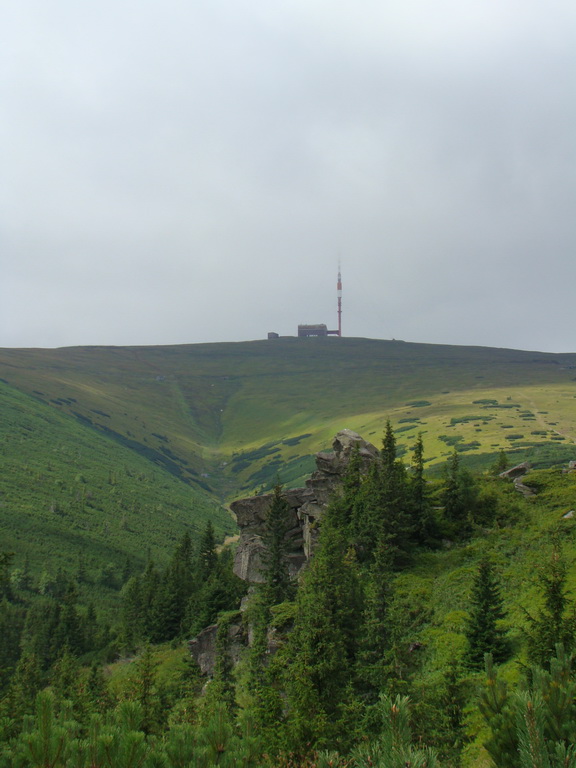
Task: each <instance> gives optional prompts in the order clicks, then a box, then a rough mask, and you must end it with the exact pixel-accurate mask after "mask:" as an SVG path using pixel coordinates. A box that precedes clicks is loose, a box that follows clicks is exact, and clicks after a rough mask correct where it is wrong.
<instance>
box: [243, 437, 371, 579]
mask: <svg viewBox="0 0 576 768" xmlns="http://www.w3.org/2000/svg"><path fill="white" fill-rule="evenodd" d="M332 448H333V452H332V453H327V452H321V453H318V454H317V455H316V471H315V472H314V473H313V474H312V476H311V477H310V479H309V480H307V481H306V487H305V488H296V489H290V490H287V491H286V492H285V493H284V494H283V496H284V498H285V499H286V501H287V502H288V506H289V513H288V514H289V530H288V533H287V535H286V538H287V544H288V547H287V549H288V567H289V570H290V572H291V574H292V575H293V576H294V575H296V574H297V573H298V572H299V571H300V570H301V568H302V567H303V565H304V564H305V563H306V561H307V560H308V559H309V558H310V557H311V555H312V553H313V551H314V547H315V544H316V540H317V536H318V523H319V521H320V520H321V518H322V514H323V512H324V510H325V509H326V506H327V505H328V502H329V500H330V497H331V496H332V494H333V493H334V492H335V491H336V489H337V488H338V486H339V485H340V484H341V482H342V477H343V475H344V473H345V472H346V469H347V467H348V464H349V463H350V457H351V455H352V452H353V451H354V450H358V452H359V455H360V458H361V460H362V463H363V465H364V467H363V469H364V470H367V469H368V467H369V465H370V464H371V463H372V462H373V461H374V460H375V459H376V458H377V457H378V450H377V448H375V446H373V445H372V444H371V443H368V442H366V440H364V439H363V438H362V437H360V435H359V434H357V433H356V432H352V430H349V429H344V430H342V431H341V432H338V434H337V435H336V437H335V438H334V441H333V443H332ZM271 502H272V494H271V493H268V494H263V495H262V496H252V497H249V498H246V499H239V500H238V501H235V502H233V503H232V504H231V509H232V512H233V513H234V514H235V516H236V520H237V522H238V527H239V529H240V540H239V543H238V548H237V550H236V558H235V561H234V573H236V575H237V576H239V577H240V578H241V579H244V580H246V581H250V582H253V583H258V582H262V581H263V576H262V553H263V552H264V549H265V546H264V541H263V539H264V534H265V531H266V516H267V514H268V509H269V508H270V504H271Z"/></svg>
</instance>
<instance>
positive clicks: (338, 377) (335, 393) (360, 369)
mask: <svg viewBox="0 0 576 768" xmlns="http://www.w3.org/2000/svg"><path fill="white" fill-rule="evenodd" d="M0 377H2V378H3V379H4V380H5V381H6V382H8V383H9V384H10V386H11V387H14V388H16V389H18V390H20V391H21V392H25V393H26V394H28V395H31V396H33V397H34V398H36V399H37V400H39V401H42V402H44V403H46V404H48V405H50V406H51V407H53V409H55V410H58V411H60V412H62V413H64V414H67V415H68V416H71V417H73V418H74V419H75V420H76V421H77V422H78V423H80V424H83V425H84V426H86V427H89V428H90V429H91V430H93V431H94V430H95V431H96V432H99V433H100V434H102V435H104V436H106V437H108V438H109V439H111V440H113V441H114V442H116V443H117V444H121V445H123V446H124V447H126V448H127V449H128V450H130V451H131V452H133V453H138V454H140V455H141V456H142V457H143V458H144V459H146V460H147V461H148V462H151V463H153V464H155V465H157V466H161V467H163V468H164V469H165V470H167V471H168V472H169V473H171V474H172V475H173V476H174V477H176V478H178V479H180V480H181V481H184V482H186V483H190V484H192V485H193V486H195V487H200V488H204V489H205V490H208V491H210V492H212V493H214V494H216V495H218V496H219V497H220V499H221V500H226V499H229V498H231V497H233V496H235V495H238V494H242V493H251V492H253V490H254V489H255V488H258V487H261V486H269V485H270V483H271V481H272V479H273V478H274V476H275V474H276V472H277V471H279V470H280V472H281V478H282V480H283V481H284V482H287V483H288V484H295V483H297V482H301V480H302V478H303V477H304V476H306V475H307V474H308V472H309V471H310V470H311V468H312V466H313V460H312V457H313V454H314V453H315V452H316V451H318V450H321V449H325V448H326V447H327V446H329V444H330V441H331V439H332V437H333V435H334V434H335V433H336V432H337V431H338V430H340V429H342V428H344V427H347V428H351V429H354V430H356V431H359V432H361V433H362V434H363V435H364V436H365V437H366V438H369V439H372V440H374V441H376V442H378V441H379V439H380V436H381V434H382V429H383V425H384V423H385V421H386V419H387V418H390V419H391V421H392V423H393V424H394V426H395V428H396V430H397V439H398V443H399V446H400V449H401V450H407V449H408V448H409V446H410V445H411V444H412V443H413V439H414V437H415V436H416V435H417V433H418V432H422V433H423V434H424V441H425V446H426V455H427V459H428V464H429V465H432V464H434V463H438V462H441V461H443V459H444V458H445V457H446V456H448V455H449V454H450V453H451V452H452V450H453V448H454V446H456V447H457V448H458V449H459V450H461V451H462V452H464V453H466V456H467V457H470V461H472V458H473V459H474V461H475V462H476V463H477V464H480V465H481V464H482V462H484V463H486V462H489V461H490V460H491V458H492V457H493V456H494V455H495V454H496V453H498V452H499V451H500V449H501V448H504V449H505V450H506V451H507V452H514V453H516V454H517V455H518V457H519V458H524V456H525V455H530V456H531V457H532V458H533V459H535V460H536V462H541V463H546V462H548V463H550V461H553V460H554V459H561V458H563V457H565V456H566V455H568V452H569V451H567V450H566V448H568V447H569V446H570V445H572V444H573V442H574V439H575V438H576V354H545V353H539V352H524V351H516V350H507V349H490V348H484V347H454V346H445V345H430V344H412V343H404V342H396V341H378V340H370V339H346V338H344V339H337V338H328V339H322V338H312V339H296V338H284V339H277V340H270V341H268V340H266V341H253V342H243V343H221V344H196V345H179V346H170V347H124V348H122V347H75V348H65V349H56V350H3V351H0Z"/></svg>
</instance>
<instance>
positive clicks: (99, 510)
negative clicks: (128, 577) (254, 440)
mask: <svg viewBox="0 0 576 768" xmlns="http://www.w3.org/2000/svg"><path fill="white" fill-rule="evenodd" d="M0 412H1V413H2V418H1V419H0V456H1V458H2V471H1V473H0V540H1V542H2V544H1V546H0V549H1V550H3V551H12V552H14V553H15V554H16V561H15V564H16V565H18V566H22V565H23V561H24V557H25V555H26V556H27V557H28V559H29V566H30V569H31V572H32V575H33V576H39V575H40V574H41V572H42V571H44V570H47V571H49V572H51V573H52V574H54V572H55V571H56V569H57V568H58V567H60V568H63V569H65V570H67V571H68V572H71V573H76V572H77V571H78V569H79V567H80V565H81V567H82V568H83V569H84V570H85V571H86V572H87V574H88V575H89V576H90V577H91V580H93V581H94V580H96V581H97V575H98V573H99V572H101V571H102V568H103V567H106V568H107V569H108V581H110V582H112V583H113V582H114V581H119V580H120V575H121V573H122V571H123V569H124V567H125V565H126V561H127V559H129V561H130V563H131V564H132V567H133V568H134V569H137V570H139V569H140V568H141V567H142V566H143V565H144V563H145V561H146V559H147V557H148V556H151V557H152V558H153V559H154V560H156V561H157V562H164V561H165V560H166V558H167V555H168V552H169V551H170V550H171V549H172V548H173V546H174V544H175V542H176V541H177V540H179V538H180V537H181V536H182V534H183V533H184V532H185V531H188V532H189V533H190V534H191V536H193V538H194V539H196V538H197V537H198V535H199V533H200V532H201V531H202V530H203V529H204V527H205V525H206V523H207V521H208V520H211V521H212V522H213V524H214V526H215V528H216V530H217V532H218V533H219V534H220V535H223V534H225V533H230V532H231V531H233V529H234V523H233V521H232V520H231V518H230V515H229V514H228V513H227V512H226V511H225V510H224V509H223V508H222V507H221V505H219V504H218V503H216V502H215V501H214V500H213V499H212V498H211V497H210V496H209V495H208V494H207V493H206V492H204V491H202V490H201V489H200V490H199V489H197V488H193V487H191V486H190V485H188V484H186V483H184V482H182V480H180V479H178V478H177V477H175V476H174V475H173V474H170V472H168V471H167V470H166V469H165V468H163V467H162V466H156V465H154V464H153V463H151V462H150V461H149V460H147V459H146V458H145V457H144V456H143V455H141V454H139V453H138V452H135V451H133V450H130V448H129V447H127V446H126V445H122V444H121V443H119V442H118V441H116V440H114V439H112V438H111V437H109V436H107V435H106V434H99V433H98V432H95V431H94V430H93V429H92V428H90V427H89V426H87V425H86V424H85V423H84V421H83V420H82V419H76V418H74V417H72V416H70V415H68V414H67V413H62V412H60V411H59V409H56V408H52V407H49V406H48V405H46V404H45V403H43V402H41V401H39V400H38V399H36V398H34V397H30V396H29V395H27V394H25V393H23V392H19V391H17V390H15V389H13V388H12V387H10V386H9V385H6V384H4V383H0Z"/></svg>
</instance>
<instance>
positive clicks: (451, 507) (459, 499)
mask: <svg viewBox="0 0 576 768" xmlns="http://www.w3.org/2000/svg"><path fill="white" fill-rule="evenodd" d="M477 497H478V489H477V487H476V484H475V482H474V479H473V477H472V475H471V474H470V473H469V472H468V471H467V470H465V469H463V468H462V467H461V466H460V457H459V455H458V452H457V451H456V450H454V452H453V453H452V455H451V456H450V458H449V459H448V463H447V466H446V472H445V477H444V488H443V490H442V494H441V502H442V504H443V506H444V517H445V519H446V520H447V521H448V523H450V524H451V526H452V533H453V534H454V535H458V536H466V535H469V533H470V523H471V522H472V520H473V516H474V512H475V507H476V501H477Z"/></svg>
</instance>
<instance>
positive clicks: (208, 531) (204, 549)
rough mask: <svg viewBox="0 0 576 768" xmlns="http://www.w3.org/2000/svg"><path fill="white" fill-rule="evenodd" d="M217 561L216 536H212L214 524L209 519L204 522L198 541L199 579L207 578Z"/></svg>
mask: <svg viewBox="0 0 576 768" xmlns="http://www.w3.org/2000/svg"><path fill="white" fill-rule="evenodd" d="M217 562H218V554H217V552H216V538H215V536H214V526H213V525H212V523H211V522H210V520H209V521H208V522H207V523H206V528H205V529H204V533H203V535H202V539H201V541H200V551H199V553H198V567H199V571H200V580H201V581H204V580H206V579H208V578H209V577H210V576H211V575H212V572H213V571H214V569H215V568H216V564H217Z"/></svg>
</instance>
